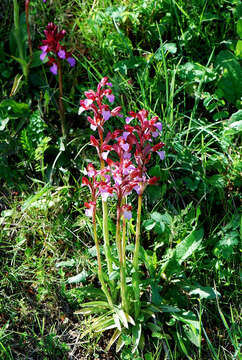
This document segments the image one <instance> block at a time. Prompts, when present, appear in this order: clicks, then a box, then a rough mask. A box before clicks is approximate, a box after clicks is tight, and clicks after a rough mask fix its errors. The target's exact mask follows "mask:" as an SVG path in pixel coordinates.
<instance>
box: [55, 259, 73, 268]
mask: <svg viewBox="0 0 242 360" xmlns="http://www.w3.org/2000/svg"><path fill="white" fill-rule="evenodd" d="M73 265H75V260H74V259H71V260H66V261H60V262H58V263H56V264H55V266H56V267H57V268H59V267H71V266H73Z"/></svg>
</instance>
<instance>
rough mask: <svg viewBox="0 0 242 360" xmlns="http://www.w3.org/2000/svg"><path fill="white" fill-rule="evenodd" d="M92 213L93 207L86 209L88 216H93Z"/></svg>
mask: <svg viewBox="0 0 242 360" xmlns="http://www.w3.org/2000/svg"><path fill="white" fill-rule="evenodd" d="M92 214H93V208H90V209H86V210H85V215H86V216H88V217H92Z"/></svg>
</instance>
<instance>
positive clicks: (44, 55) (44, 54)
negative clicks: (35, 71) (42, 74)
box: [40, 51, 47, 61]
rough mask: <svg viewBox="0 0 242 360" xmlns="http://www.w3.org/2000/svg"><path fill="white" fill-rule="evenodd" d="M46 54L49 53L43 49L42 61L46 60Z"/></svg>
mask: <svg viewBox="0 0 242 360" xmlns="http://www.w3.org/2000/svg"><path fill="white" fill-rule="evenodd" d="M46 55H47V52H44V51H43V52H42V53H41V54H40V60H41V61H44V59H45V57H46Z"/></svg>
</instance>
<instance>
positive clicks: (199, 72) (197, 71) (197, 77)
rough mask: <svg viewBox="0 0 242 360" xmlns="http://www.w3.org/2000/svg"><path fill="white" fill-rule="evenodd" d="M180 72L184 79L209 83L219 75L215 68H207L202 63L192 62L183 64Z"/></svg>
mask: <svg viewBox="0 0 242 360" xmlns="http://www.w3.org/2000/svg"><path fill="white" fill-rule="evenodd" d="M178 74H179V76H180V77H181V78H182V79H183V80H185V81H189V82H196V83H200V82H201V81H203V82H204V83H207V82H210V81H213V80H215V79H216V77H217V74H216V72H215V71H214V70H212V69H210V68H206V67H205V66H203V65H201V64H198V63H191V62H187V63H186V64H184V65H181V66H180V67H179V70H178Z"/></svg>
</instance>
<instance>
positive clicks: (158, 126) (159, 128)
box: [154, 122, 162, 131]
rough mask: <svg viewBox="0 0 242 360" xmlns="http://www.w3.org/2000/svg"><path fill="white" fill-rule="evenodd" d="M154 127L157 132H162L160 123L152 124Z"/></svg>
mask: <svg viewBox="0 0 242 360" xmlns="http://www.w3.org/2000/svg"><path fill="white" fill-rule="evenodd" d="M154 126H155V127H156V128H157V129H158V130H159V131H161V130H162V123H161V122H158V123H156V124H154Z"/></svg>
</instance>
